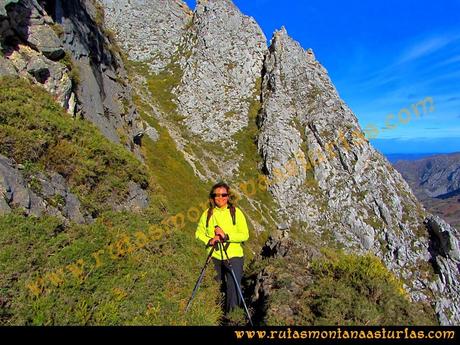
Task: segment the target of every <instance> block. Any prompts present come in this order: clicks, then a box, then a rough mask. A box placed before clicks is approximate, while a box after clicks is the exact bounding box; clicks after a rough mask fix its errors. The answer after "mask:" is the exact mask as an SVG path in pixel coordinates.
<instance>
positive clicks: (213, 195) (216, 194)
mask: <svg viewBox="0 0 460 345" xmlns="http://www.w3.org/2000/svg"><path fill="white" fill-rule="evenodd" d="M211 196H212V197H213V198H215V197H220V196H221V197H222V198H226V197H228V194H227V193H224V194H219V193H212V194H211Z"/></svg>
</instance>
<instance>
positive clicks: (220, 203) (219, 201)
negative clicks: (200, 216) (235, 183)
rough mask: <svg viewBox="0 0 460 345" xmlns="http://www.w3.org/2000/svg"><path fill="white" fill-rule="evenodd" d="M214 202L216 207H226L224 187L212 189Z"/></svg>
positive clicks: (226, 197) (226, 193)
mask: <svg viewBox="0 0 460 345" xmlns="http://www.w3.org/2000/svg"><path fill="white" fill-rule="evenodd" d="M213 195H214V202H215V203H216V205H217V207H224V206H227V203H228V192H227V190H226V189H225V188H224V187H219V188H216V189H214V192H213Z"/></svg>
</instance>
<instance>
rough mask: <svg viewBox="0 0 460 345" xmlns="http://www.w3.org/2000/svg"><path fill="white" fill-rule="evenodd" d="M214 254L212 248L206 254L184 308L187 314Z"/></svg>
mask: <svg viewBox="0 0 460 345" xmlns="http://www.w3.org/2000/svg"><path fill="white" fill-rule="evenodd" d="M213 252H214V247H212V248H211V251H210V252H209V254H208V257H207V258H206V262H205V264H204V266H203V268H202V269H201V272H200V276H199V277H198V280H197V281H196V283H195V287H194V288H193V292H192V296H191V297H190V299H189V300H188V303H187V307H186V308H185V312H186V313H187V311H188V309H189V308H190V305H191V304H192V300H193V298H194V297H195V294H196V292H197V291H198V288H199V287H200V284H201V281H202V280H203V277H204V272H205V270H206V266H208V264H209V261H211V258H212V253H213Z"/></svg>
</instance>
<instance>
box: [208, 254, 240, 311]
mask: <svg viewBox="0 0 460 345" xmlns="http://www.w3.org/2000/svg"><path fill="white" fill-rule="evenodd" d="M212 261H213V263H214V269H215V270H216V272H217V276H216V280H217V281H220V282H221V288H222V290H223V291H224V292H225V312H226V313H228V312H230V311H231V310H232V309H234V308H235V307H239V306H241V304H242V301H241V298H240V295H239V293H238V290H237V286H236V284H235V280H234V279H233V276H232V272H231V271H230V268H229V267H228V265H227V263H226V262H225V260H219V259H216V258H212ZM243 262H244V259H243V258H242V257H239V258H231V259H230V264H231V265H232V268H233V272H235V277H236V281H237V282H236V283H237V284H238V287H239V288H240V289H241V278H242V277H243Z"/></svg>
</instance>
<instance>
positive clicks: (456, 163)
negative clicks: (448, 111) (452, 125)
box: [387, 152, 460, 228]
mask: <svg viewBox="0 0 460 345" xmlns="http://www.w3.org/2000/svg"><path fill="white" fill-rule="evenodd" d="M421 155H422V156H424V158H420V157H417V156H420V155H419V154H414V155H408V154H401V155H398V154H393V155H387V157H388V159H389V160H390V161H391V162H392V163H393V165H394V167H395V168H396V169H397V170H398V171H399V172H400V173H401V175H402V176H403V177H404V179H405V180H406V181H407V183H409V185H410V186H411V188H412V190H413V191H414V194H415V195H416V197H417V198H418V199H419V200H420V201H421V202H422V203H423V205H424V206H425V207H426V208H427V209H428V210H429V211H430V212H432V213H434V214H437V215H439V216H441V217H442V218H444V219H445V220H446V221H447V222H449V223H450V224H451V225H453V226H455V227H457V228H458V227H459V226H460V152H458V153H450V154H437V155H431V154H421Z"/></svg>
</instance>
